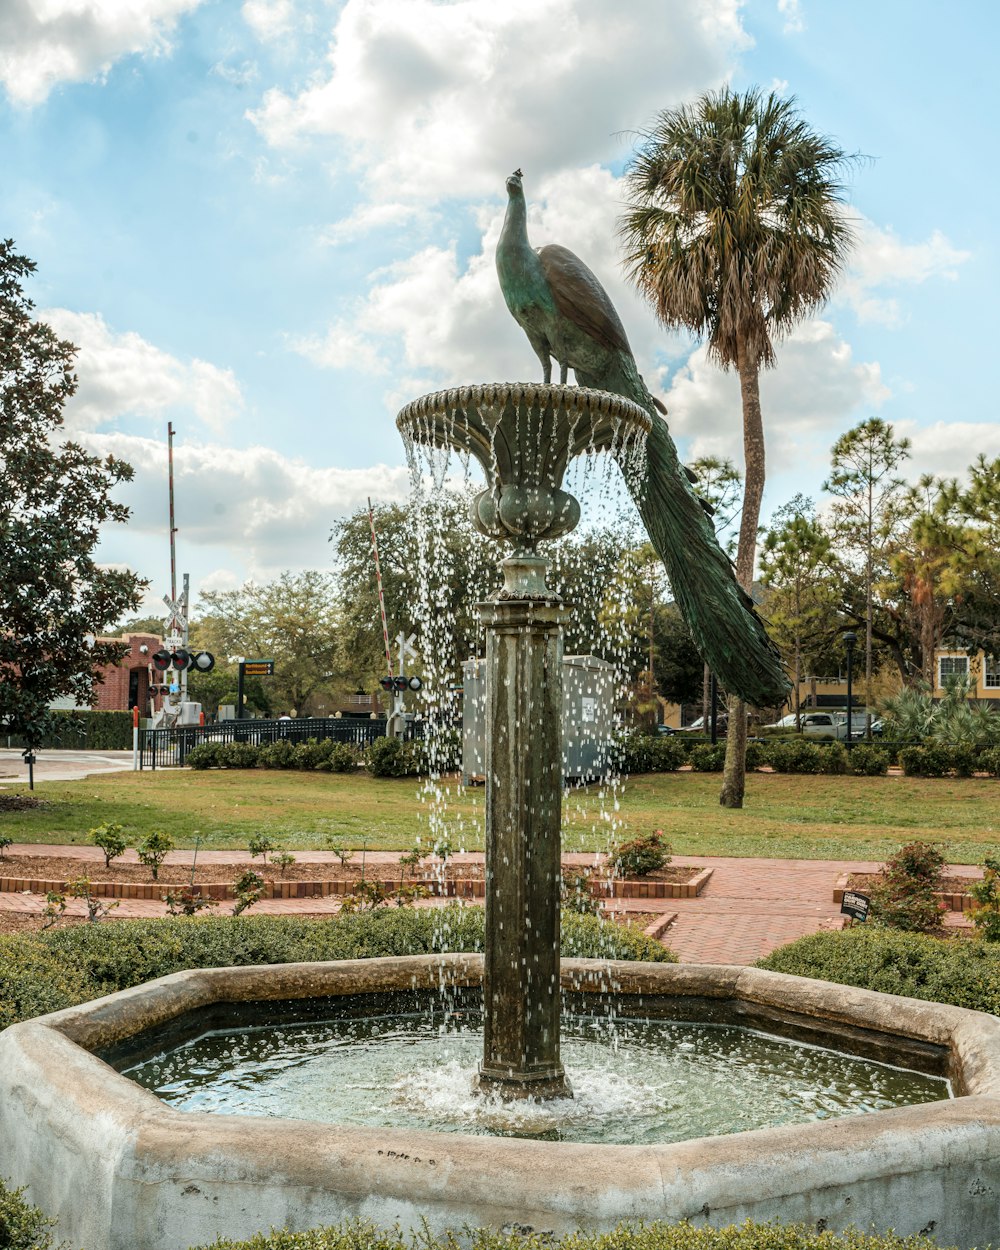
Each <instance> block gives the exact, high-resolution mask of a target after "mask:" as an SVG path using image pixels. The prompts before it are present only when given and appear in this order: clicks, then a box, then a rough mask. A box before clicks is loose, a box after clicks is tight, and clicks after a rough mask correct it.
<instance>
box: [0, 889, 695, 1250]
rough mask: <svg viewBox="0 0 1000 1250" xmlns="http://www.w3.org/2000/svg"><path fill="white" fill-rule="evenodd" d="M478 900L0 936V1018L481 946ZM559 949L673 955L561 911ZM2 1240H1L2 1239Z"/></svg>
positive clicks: (587, 954) (615, 955)
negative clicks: (327, 963)
mask: <svg viewBox="0 0 1000 1250" xmlns="http://www.w3.org/2000/svg"><path fill="white" fill-rule="evenodd" d="M483 932H484V913H483V909H482V908H481V907H460V906H458V905H454V906H450V907H443V908H436V907H435V908H420V909H419V910H418V909H415V908H410V907H401V908H385V909H379V910H376V911H369V912H358V913H355V914H353V915H347V916H336V917H333V918H331V919H330V920H325V921H313V920H300V919H297V918H295V917H293V916H191V917H188V916H177V917H170V918H166V919H163V920H117V921H115V922H114V923H113V924H106V925H76V926H74V927H72V928H68V929H53V930H50V931H48V932H45V933H35V934H30V935H29V934H16V935H10V936H7V937H3V938H0V1026H2V1027H3V1028H6V1027H7V1025H9V1024H14V1023H16V1022H17V1021H18V1020H26V1019H28V1018H30V1017H31V1016H36V1015H41V1014H43V1013H44V1012H48V1011H57V1010H59V1009H60V1008H62V1007H70V1006H72V1005H73V1004H74V1003H79V1002H85V1001H87V1000H88V999H91V998H97V997H99V996H100V995H102V994H110V993H113V992H114V991H115V990H123V989H128V988H129V987H130V986H132V985H139V984H140V983H141V982H143V981H149V980H151V979H152V978H154V977H162V976H166V975H167V974H168V973H171V972H180V971H182V970H184V969H185V968H216V967H219V968H222V967H237V966H245V965H249V964H280V963H297V962H299V961H307V962H308V961H312V960H327V959H373V958H377V957H379V956H382V955H422V954H430V953H435V952H439V953H440V952H449V951H481V950H482V949H483ZM562 953H563V955H565V956H567V957H569V956H573V957H575V958H581V959H630V960H632V959H641V960H645V961H647V962H661V963H662V962H672V961H673V959H674V956H673V955H672V954H671V953H670V952H669V951H667V950H666V949H665V948H664V947H663V946H661V945H660V943H659V942H655V941H653V940H652V939H651V938H647V937H645V936H644V935H643V934H641V933H637V932H636V931H635V930H632V929H629V928H628V927H627V926H625V925H617V924H614V923H612V922H610V921H604V920H600V919H598V918H597V917H595V916H575V915H573V914H572V913H570V912H566V913H564V914H563V917H562ZM0 1244H2V1243H0Z"/></svg>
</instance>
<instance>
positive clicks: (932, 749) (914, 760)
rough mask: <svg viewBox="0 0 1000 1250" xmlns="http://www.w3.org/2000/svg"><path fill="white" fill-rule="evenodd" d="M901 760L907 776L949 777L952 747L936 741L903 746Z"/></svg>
mask: <svg viewBox="0 0 1000 1250" xmlns="http://www.w3.org/2000/svg"><path fill="white" fill-rule="evenodd" d="M899 762H900V764H902V766H903V772H904V773H905V774H906V776H907V777H947V775H948V774H949V773H950V772H951V768H952V755H951V748H950V747H944V746H938V745H936V744H935V743H928V744H927V745H926V746H922V747H901V748H900V751H899Z"/></svg>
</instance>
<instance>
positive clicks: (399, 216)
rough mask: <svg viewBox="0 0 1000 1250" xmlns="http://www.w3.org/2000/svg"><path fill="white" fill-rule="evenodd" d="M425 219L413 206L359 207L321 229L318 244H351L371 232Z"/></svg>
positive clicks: (395, 204)
mask: <svg viewBox="0 0 1000 1250" xmlns="http://www.w3.org/2000/svg"><path fill="white" fill-rule="evenodd" d="M429 220H430V215H429V214H428V213H427V212H426V211H424V210H422V209H419V208H417V207H416V206H415V205H413V204H398V203H391V202H390V203H385V204H362V205H360V206H359V207H358V208H356V209H355V210H354V212H353V213H350V214H349V215H348V216H347V217H342V218H341V219H340V221H334V222H331V224H330V225H328V226H324V228H323V229H322V230H321V231H320V234H319V241H320V242H321V243H325V244H327V245H328V246H330V247H340V246H341V245H342V244H344V243H353V242H354V241H355V240H357V239H360V238H363V237H364V236H365V235H366V234H370V233H371V232H372V231H374V230H389V229H393V228H398V227H401V226H413V225H422V224H425V223H426V222H427V221H429Z"/></svg>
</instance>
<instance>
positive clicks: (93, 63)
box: [0, 0, 201, 105]
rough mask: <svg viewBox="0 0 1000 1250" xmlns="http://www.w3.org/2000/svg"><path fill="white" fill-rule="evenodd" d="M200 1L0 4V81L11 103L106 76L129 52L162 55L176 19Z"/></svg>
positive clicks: (37, 100) (10, 0) (36, 100)
mask: <svg viewBox="0 0 1000 1250" xmlns="http://www.w3.org/2000/svg"><path fill="white" fill-rule="evenodd" d="M200 3H201V0H3V3H2V4H0V82H2V83H3V85H4V87H5V88H6V91H7V95H8V96H9V98H10V99H11V100H12V101H13V102H14V103H15V104H22V105H34V104H41V103H42V101H43V100H45V98H46V97H47V96H48V94H49V92H50V91H51V90H52V89H53V87H56V86H57V85H58V84H59V83H63V82H84V81H87V80H89V79H92V78H95V77H97V76H98V75H100V74H103V73H106V72H107V71H108V70H109V69H110V68H111V66H112V65H113V64H114V63H115V61H117V60H119V59H120V58H121V57H123V56H128V55H129V54H131V53H144V54H147V55H156V54H160V53H164V52H167V51H168V50H169V47H170V43H169V36H170V34H171V32H172V31H173V28H174V26H175V25H176V22H177V19H178V18H179V17H180V16H181V15H182V14H184V13H189V12H190V11H191V10H192V9H196V8H197V7H198V5H199V4H200Z"/></svg>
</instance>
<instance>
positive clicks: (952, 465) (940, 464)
mask: <svg viewBox="0 0 1000 1250" xmlns="http://www.w3.org/2000/svg"><path fill="white" fill-rule="evenodd" d="M893 429H894V430H895V432H896V435H897V436H898V437H901V438H904V437H905V438H909V439H910V440H911V442H912V444H913V446H912V448H911V450H910V459H909V460H908V461H907V462H906V476H907V477H909V478H912V479H916V478H917V477H918V476H919V475H920V474H921V473H934V474H936V475H937V476H939V477H959V478H961V477H964V476H965V473H966V471H967V470H968V468H969V465H971V464H972V463H973V461H974V460H975V458H976V457H977V456H978V455H979V453H980V452H982V453H983V455H984V456H986V458H987V459H988V460H993V459H995V458H996V457H997V456H1000V421H936V422H935V423H934V424H933V425H926V426H923V427H920V426H918V425H917V424H916V423H915V422H913V421H894V422H893Z"/></svg>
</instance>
